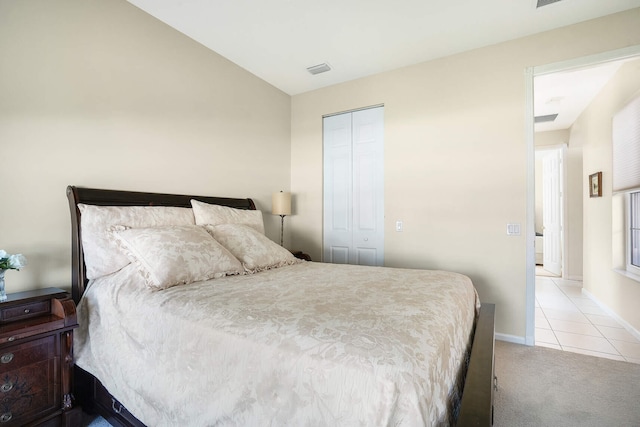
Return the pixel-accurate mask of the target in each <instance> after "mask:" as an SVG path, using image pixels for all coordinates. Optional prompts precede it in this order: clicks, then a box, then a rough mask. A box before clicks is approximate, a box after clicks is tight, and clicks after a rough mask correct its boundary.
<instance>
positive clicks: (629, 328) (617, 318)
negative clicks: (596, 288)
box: [582, 288, 640, 340]
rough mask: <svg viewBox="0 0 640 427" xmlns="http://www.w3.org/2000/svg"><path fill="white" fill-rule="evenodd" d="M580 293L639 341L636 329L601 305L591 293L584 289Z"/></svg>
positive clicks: (638, 333) (639, 335)
mask: <svg viewBox="0 0 640 427" xmlns="http://www.w3.org/2000/svg"><path fill="white" fill-rule="evenodd" d="M582 293H583V294H584V295H586V296H587V297H589V299H590V300H591V301H593V302H595V303H596V304H597V305H598V307H600V308H601V309H602V310H603V311H604V312H605V313H607V314H608V315H609V316H611V317H612V318H613V320H615V321H616V322H618V323H620V324H621V325H622V327H623V328H625V329H626V330H627V331H628V332H629V333H630V334H631V335H633V336H634V337H636V338H637V339H638V340H640V332H639V331H638V330H637V329H636V328H634V327H633V326H631V325H630V324H629V323H628V322H627V321H626V320H624V319H623V318H622V317H620V316H618V314H617V313H616V312H615V311H613V310H611V309H610V308H609V307H607V306H606V305H605V304H603V303H602V302H601V301H600V300H598V299H597V298H596V297H595V296H594V295H593V294H592V293H591V292H589V291H588V290H586V289H585V288H582Z"/></svg>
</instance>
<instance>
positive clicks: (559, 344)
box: [535, 276, 640, 364]
mask: <svg viewBox="0 0 640 427" xmlns="http://www.w3.org/2000/svg"><path fill="white" fill-rule="evenodd" d="M535 320H536V322H535V325H536V330H535V337H536V345H539V346H543V347H550V348H555V349H558V350H563V351H570V352H574V353H582V354H587V355H591V356H597V357H604V358H608V359H614V360H622V361H627V362H632V363H638V364H640V340H639V339H637V338H636V337H635V336H633V335H632V334H631V333H629V332H628V331H627V330H626V329H624V327H623V326H622V325H620V324H619V323H618V322H617V321H616V320H615V319H613V318H611V317H610V316H609V315H608V314H607V313H606V312H605V311H604V310H602V309H601V308H600V307H599V306H598V305H597V304H596V303H595V302H594V301H593V300H591V299H590V298H589V297H587V296H586V295H583V294H582V282H580V281H573V280H564V279H561V278H559V277H549V276H546V277H545V276H536V318H535Z"/></svg>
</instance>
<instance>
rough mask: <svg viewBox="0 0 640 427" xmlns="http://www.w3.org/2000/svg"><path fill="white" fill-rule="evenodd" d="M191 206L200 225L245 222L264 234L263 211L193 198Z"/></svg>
mask: <svg viewBox="0 0 640 427" xmlns="http://www.w3.org/2000/svg"><path fill="white" fill-rule="evenodd" d="M191 207H192V208H193V215H194V216H195V219H196V224H198V225H207V224H210V225H219V224H244V225H247V226H249V227H251V228H253V229H255V230H257V231H259V232H260V233H262V234H264V221H263V220H262V212H261V211H258V210H255V211H251V210H247V209H235V208H230V207H228V206H220V205H211V204H209V203H203V202H200V201H198V200H191Z"/></svg>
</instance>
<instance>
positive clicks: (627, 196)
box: [624, 190, 640, 281]
mask: <svg viewBox="0 0 640 427" xmlns="http://www.w3.org/2000/svg"><path fill="white" fill-rule="evenodd" d="M632 193H639V191H633V190H632V191H626V192H625V193H624V251H625V253H624V261H625V269H626V271H625V273H626V274H625V276H627V277H629V278H631V279H633V280H635V281H638V280H640V279H639V278H640V267H638V266H636V265H633V264H631V258H632V256H631V238H632V237H631V194H632Z"/></svg>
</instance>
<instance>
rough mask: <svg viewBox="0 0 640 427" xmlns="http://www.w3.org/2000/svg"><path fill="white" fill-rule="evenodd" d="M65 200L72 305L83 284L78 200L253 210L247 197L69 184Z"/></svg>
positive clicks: (112, 203)
mask: <svg viewBox="0 0 640 427" xmlns="http://www.w3.org/2000/svg"><path fill="white" fill-rule="evenodd" d="M67 199H69V209H70V211H71V269H72V270H71V285H72V287H71V289H72V295H73V299H74V301H75V302H76V304H77V303H78V302H79V301H80V298H81V297H82V294H83V293H84V290H85V286H86V285H87V278H86V274H85V273H86V267H85V264H84V253H83V251H82V230H81V228H80V210H79V209H78V204H79V203H82V204H86V205H98V206H177V207H184V208H190V207H191V199H196V200H199V201H201V202H205V203H211V204H215V205H222V206H229V207H232V208H237V209H250V210H255V209H256V205H255V204H254V203H253V200H251V199H233V198H227V197H208V196H190V195H183V194H162V193H143V192H137V191H118V190H100V189H96V188H83V187H75V186H72V185H70V186H68V187H67Z"/></svg>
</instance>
